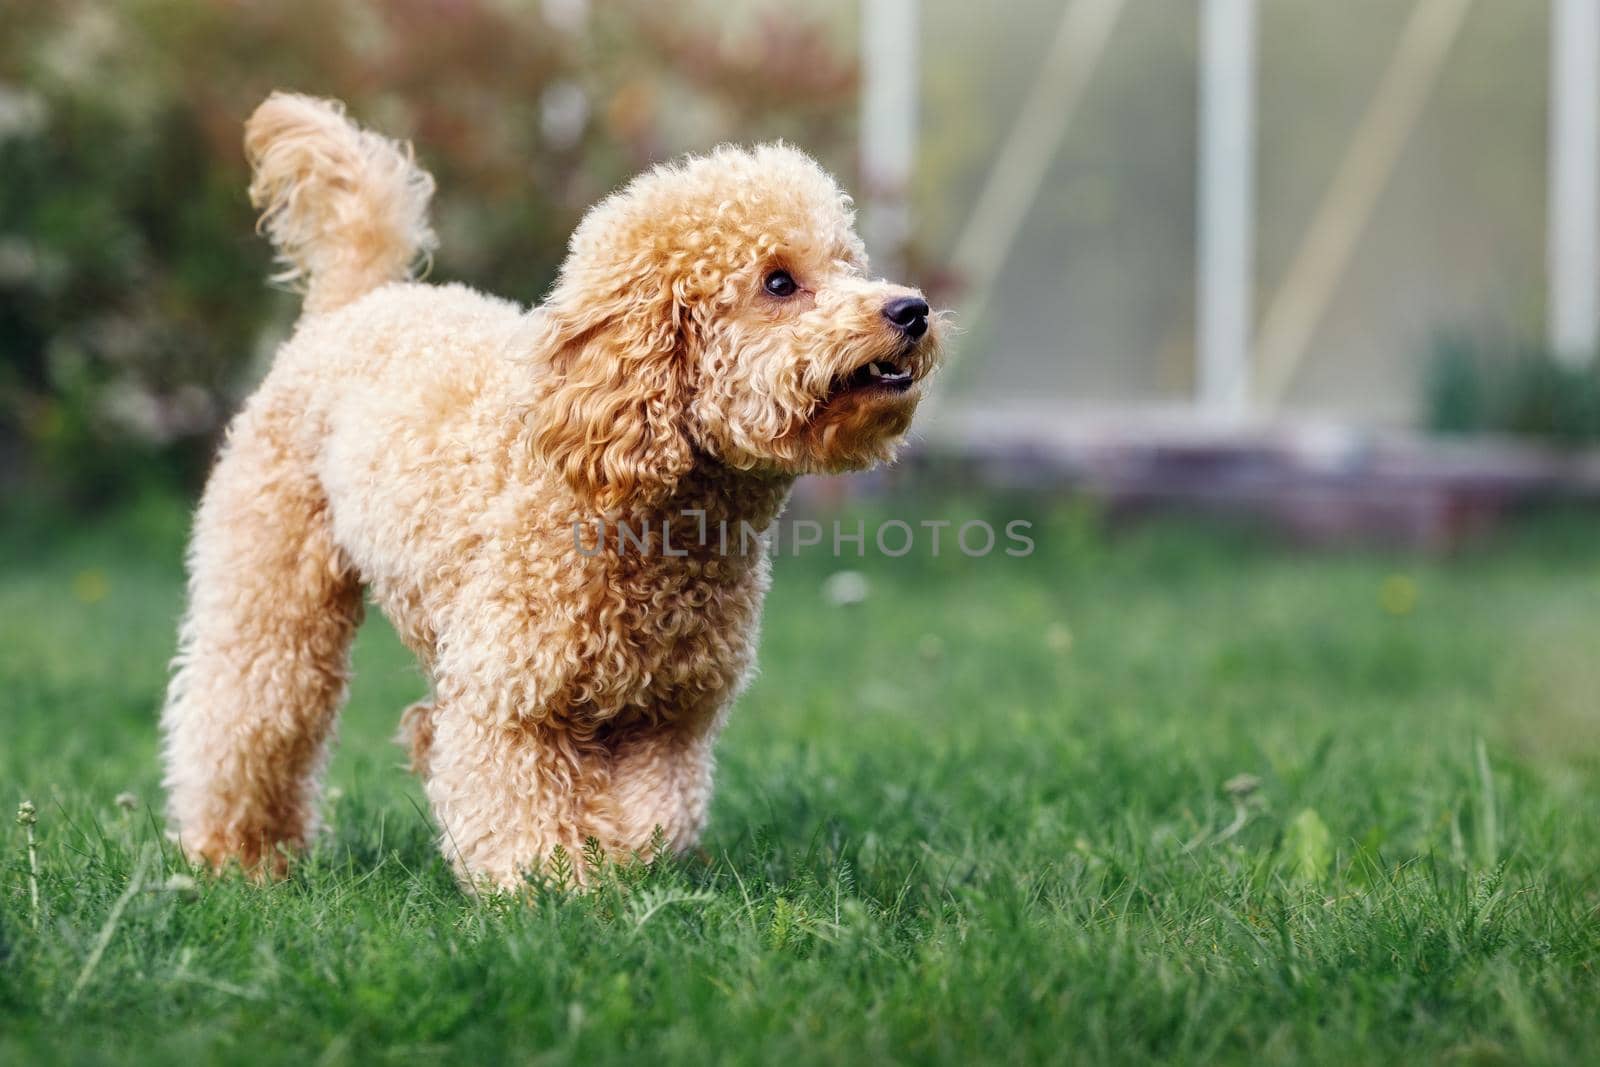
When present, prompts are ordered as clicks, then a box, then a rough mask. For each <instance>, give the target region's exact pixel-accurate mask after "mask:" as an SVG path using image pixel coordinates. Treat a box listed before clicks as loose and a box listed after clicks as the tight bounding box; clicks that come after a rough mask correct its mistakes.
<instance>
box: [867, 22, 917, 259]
mask: <svg viewBox="0 0 1600 1067" xmlns="http://www.w3.org/2000/svg"><path fill="white" fill-rule="evenodd" d="M917 7H918V4H917V0H862V4H861V65H862V80H863V85H862V91H861V181H862V185H863V187H864V188H863V192H864V193H865V195H866V204H865V207H866V212H865V218H864V219H863V220H862V229H863V231H864V232H865V236H866V241H867V251H868V252H869V253H870V254H871V256H872V261H873V267H874V270H875V271H876V273H878V274H880V275H883V276H885V277H889V278H894V279H897V280H903V275H904V272H905V252H906V243H907V241H909V239H910V237H911V209H910V205H909V203H908V200H907V194H908V192H909V187H910V184H911V168H912V165H913V162H914V160H915V158H916V151H917V33H918V21H917V16H918V10H917Z"/></svg>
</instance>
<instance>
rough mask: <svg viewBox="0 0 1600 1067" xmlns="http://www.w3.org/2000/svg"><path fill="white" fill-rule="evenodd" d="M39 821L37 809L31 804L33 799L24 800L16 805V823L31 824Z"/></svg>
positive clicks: (21, 824)
mask: <svg viewBox="0 0 1600 1067" xmlns="http://www.w3.org/2000/svg"><path fill="white" fill-rule="evenodd" d="M38 821H39V809H38V808H35V807H34V806H33V801H31V800H24V801H23V802H22V803H21V804H18V805H17V825H18V826H32V825H33V824H34V823H36V822H38Z"/></svg>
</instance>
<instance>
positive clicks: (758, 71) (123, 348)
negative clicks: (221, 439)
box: [0, 0, 856, 502]
mask: <svg viewBox="0 0 1600 1067" xmlns="http://www.w3.org/2000/svg"><path fill="white" fill-rule="evenodd" d="M841 40H842V41H844V42H848V40H849V38H848V35H846V34H839V33H835V32H833V30H832V29H831V28H830V27H828V26H826V25H823V24H821V23H817V22H815V21H810V20H808V17H807V16H804V15H800V16H797V15H796V14H795V13H794V8H793V5H778V6H775V7H774V8H773V9H772V10H770V11H768V10H766V9H764V8H763V7H761V6H760V5H752V4H747V5H743V6H742V7H740V8H739V14H737V15H734V14H729V13H727V12H726V11H722V10H720V9H719V8H717V7H715V6H711V5H708V4H700V3H695V2H692V0H678V2H669V0H653V2H646V0H607V2H606V3H584V2H582V0H560V2H557V0H546V2H545V3H543V4H542V5H538V4H514V3H509V2H497V0H388V2H386V3H383V4H367V3H358V2H356V0H280V2H266V0H261V2H249V0H187V2H176V0H123V2H121V3H118V4H115V5H112V4H106V3H101V2H96V0H77V2H74V0H31V2H24V3H22V4H21V5H16V4H7V5H5V10H4V13H3V14H0V175H3V176H4V180H3V181H0V480H11V481H15V480H17V479H18V478H19V477H23V476H28V475H31V476H32V478H33V480H35V481H40V482H43V483H45V484H47V485H49V486H52V487H54V488H56V489H59V490H61V491H62V492H63V493H64V494H65V495H67V496H69V497H71V498H73V499H74V500H77V501H79V502H86V501H95V500H101V499H104V498H106V497H107V496H112V495H117V494H120V493H125V492H127V491H128V490H130V489H137V488H139V487H141V486H142V485H144V484H146V483H148V482H150V481H152V480H154V481H163V482H169V483H170V482H175V481H181V482H183V483H186V484H193V483H194V482H195V481H196V480H197V479H198V477H199V476H200V475H201V474H202V473H203V470H204V467H205V464H206V461H207V458H208V457H209V455H210V452H211V449H212V444H213V441H214V437H215V435H216V433H217V432H218V430H219V428H220V426H221V425H222V424H223V422H224V421H225V419H226V417H227V414H228V412H229V411H230V410H231V409H232V408H233V406H234V405H235V404H236V403H237V401H238V398H239V397H240V395H241V394H242V393H243V392H244V391H246V390H247V389H248V387H249V386H250V384H251V383H253V381H254V380H255V379H256V378H257V377H258V376H259V374H260V373H261V371H262V370H263V369H264V366H265V363H266V360H267V359H268V358H269V357H270V353H271V350H272V348H273V347H274V344H275V342H276V341H277V340H278V339H279V338H281V336H282V335H283V334H284V332H285V331H286V330H287V329H288V326H289V324H290V322H291V321H292V318H293V315H294V311H295V306H296V302H295V300H294V299H293V298H292V297H290V296H287V295H285V294H281V293H274V292H273V291H271V290H269V289H268V288H267V287H266V286H265V285H264V279H265V277H266V275H267V273H268V270H269V262H268V261H269V251H268V249H267V247H266V245H265V242H263V241H261V240H260V239H258V238H256V237H255V236H254V235H253V233H252V231H251V226H252V222H253V216H252V213H251V211H250V208H249V205H248V202H247V201H246V198H245V192H244V190H245V186H246V184H247V174H246V172H245V168H244V161H243V159H242V156H241V152H240V148H239V139H240V127H241V124H242V123H243V121H244V119H245V117H246V116H248V115H249V113H250V111H251V110H252V108H253V107H254V106H255V105H256V104H257V103H258V102H259V101H260V100H261V98H262V97H263V96H265V95H266V94H267V93H268V92H269V91H271V90H272V89H275V88H294V89H298V90H302V91H305V92H311V93H316V94H319V95H329V96H337V97H340V98H342V99H344V100H346V101H347V102H348V103H349V104H350V107H351V111H352V113H353V114H354V115H355V116H357V117H358V118H359V119H361V120H363V121H365V122H368V123H370V124H372V125H374V126H376V127H378V128H379V129H382V130H384V131H385V132H388V133H392V134H396V135H400V136H407V137H411V138H413V139H414V140H415V141H416V144H417V149H418V154H419V156H420V158H421V159H422V161H423V163H424V164H425V165H426V166H428V167H429V169H431V170H432V171H433V172H434V173H435V175H436V176H437V177H438V179H439V195H438V198H437V200H436V203H435V221H436V223H437V226H438V229H439V231H440V236H441V239H442V248H441V250H440V253H439V255H438V257H437V260H436V262H435V265H434V275H435V277H440V278H450V279H460V280H464V281H467V282H469V283H471V284H474V285H478V286H482V287H484V288H488V289H492V290H495V291H497V292H500V293H504V294H507V295H510V296H513V297H516V298H519V299H521V300H524V301H533V300H535V299H537V298H538V296H539V294H540V293H541V291H542V290H543V289H544V288H545V287H546V286H547V285H548V283H549V280H550V278H551V276H552V275H553V272H554V269H555V266H556V264H557V263H558V262H559V259H560V256H561V252H562V248H563V245H564V242H565V240H566V235H567V234H568V232H569V231H570V229H571V227H572V225H573V224H574V223H575V221H576V220H577V218H578V216H579V214H580V213H581V212H582V210H583V209H584V208H585V207H586V206H587V205H588V204H590V203H592V202H593V201H594V200H596V199H597V198H599V197H600V196H601V195H603V194H604V193H605V192H606V191H608V190H609V189H611V188H613V187H614V186H615V185H616V184H617V183H619V182H620V181H622V180H625V179H626V178H627V177H628V176H629V175H630V174H632V173H633V172H635V171H637V170H638V169H639V168H641V167H643V166H644V165H646V164H648V163H650V162H651V161H653V160H656V159H659V158H662V157H663V156H667V155H671V154H674V153H676V152H679V151H682V150H685V149H694V148H705V147H709V146H710V145H712V144H715V143H717V142H719V141H723V140H755V139H769V138H773V137H780V136H781V137H786V138H788V139H790V140H794V141H796V142H798V143H800V144H802V145H804V146H805V147H806V148H808V149H809V150H811V151H812V152H814V153H816V154H817V155H819V156H820V157H821V158H822V159H823V160H824V161H825V162H827V163H829V164H830V165H832V166H834V167H836V168H839V169H845V168H844V165H845V164H847V163H848V162H849V161H850V160H849V157H848V146H849V144H850V140H849V138H850V135H851V133H852V124H853V107H852V102H853V99H854V94H855V89H856V85H855V78H856V73H855V64H854V61H853V58H852V57H851V56H850V55H848V54H847V53H846V52H845V51H844V46H843V45H842V44H841ZM8 457H9V458H8Z"/></svg>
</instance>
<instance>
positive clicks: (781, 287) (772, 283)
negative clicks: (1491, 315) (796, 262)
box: [761, 270, 800, 296]
mask: <svg viewBox="0 0 1600 1067" xmlns="http://www.w3.org/2000/svg"><path fill="white" fill-rule="evenodd" d="M761 284H762V287H763V288H765V289H766V291H767V292H769V293H771V294H772V295H773V296H793V295H794V291H795V290H796V289H798V288H800V287H799V286H798V285H796V284H795V283H794V279H793V278H791V277H789V272H788V271H786V270H775V271H773V272H772V273H771V274H769V275H767V280H766V281H764V282H762V283H761Z"/></svg>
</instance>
